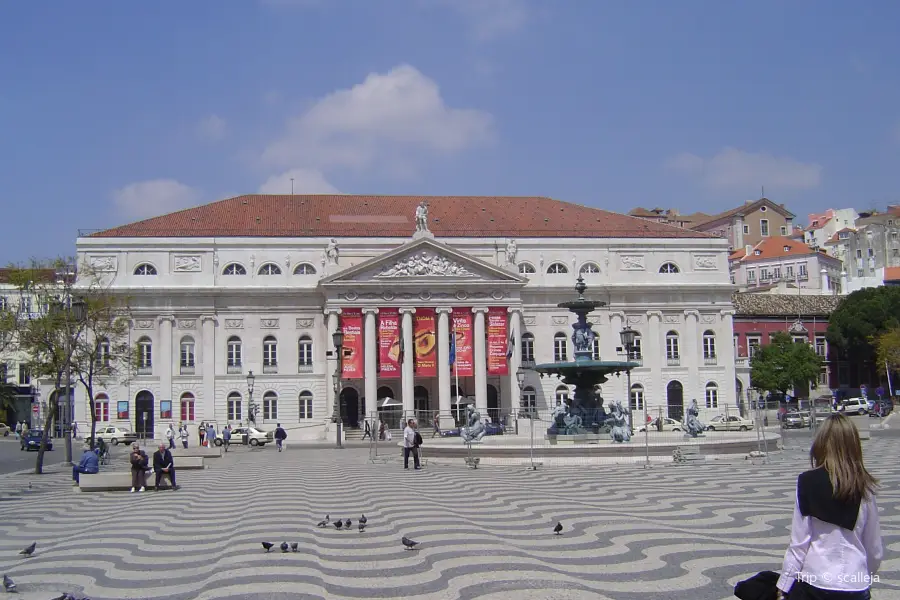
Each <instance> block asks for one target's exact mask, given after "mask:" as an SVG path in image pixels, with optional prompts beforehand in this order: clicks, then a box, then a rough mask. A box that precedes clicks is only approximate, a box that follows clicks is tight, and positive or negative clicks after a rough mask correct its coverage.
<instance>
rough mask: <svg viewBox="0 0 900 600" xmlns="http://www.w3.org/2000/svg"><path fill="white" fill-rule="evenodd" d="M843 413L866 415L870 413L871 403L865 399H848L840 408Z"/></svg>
mask: <svg viewBox="0 0 900 600" xmlns="http://www.w3.org/2000/svg"><path fill="white" fill-rule="evenodd" d="M838 410H839V411H841V412H843V413H847V414H850V413H856V414H859V415H864V414H866V413H867V412H869V403H868V402H866V400H865V399H864V398H847V399H846V400H844V401H843V402H841V406H840V407H839V408H838Z"/></svg>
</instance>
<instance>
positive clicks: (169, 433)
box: [166, 423, 175, 450]
mask: <svg viewBox="0 0 900 600" xmlns="http://www.w3.org/2000/svg"><path fill="white" fill-rule="evenodd" d="M166 439H167V440H169V449H170V450H173V449H174V448H175V430H174V429H173V428H172V424H171V423H169V426H168V427H167V428H166Z"/></svg>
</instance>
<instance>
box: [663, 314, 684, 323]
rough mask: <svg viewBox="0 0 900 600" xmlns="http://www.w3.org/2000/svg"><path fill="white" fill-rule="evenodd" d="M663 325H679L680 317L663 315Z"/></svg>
mask: <svg viewBox="0 0 900 600" xmlns="http://www.w3.org/2000/svg"><path fill="white" fill-rule="evenodd" d="M663 322H664V323H681V317H679V316H678V315H665V316H663Z"/></svg>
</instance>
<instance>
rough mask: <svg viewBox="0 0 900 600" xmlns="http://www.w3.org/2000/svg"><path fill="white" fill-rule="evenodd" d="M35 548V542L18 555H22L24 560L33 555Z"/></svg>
mask: <svg viewBox="0 0 900 600" xmlns="http://www.w3.org/2000/svg"><path fill="white" fill-rule="evenodd" d="M35 548H37V542H33V543H32V544H31V545H30V546H28V547H27V548H25V549H24V550H22V551H21V552H19V554H23V555H24V556H25V557H26V558H28V557H29V556H31V555H32V554H34V549H35Z"/></svg>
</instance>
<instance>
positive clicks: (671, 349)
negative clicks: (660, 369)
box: [666, 335, 681, 360]
mask: <svg viewBox="0 0 900 600" xmlns="http://www.w3.org/2000/svg"><path fill="white" fill-rule="evenodd" d="M680 357H681V355H680V354H679V352H678V336H677V335H668V336H666V358H667V359H668V360H678V359H679V358H680Z"/></svg>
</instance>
